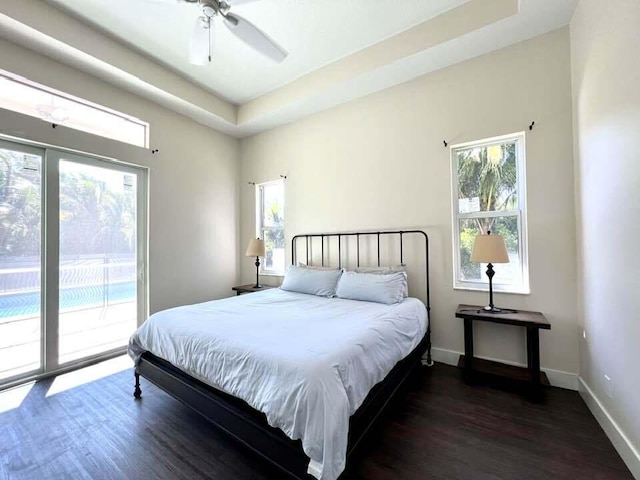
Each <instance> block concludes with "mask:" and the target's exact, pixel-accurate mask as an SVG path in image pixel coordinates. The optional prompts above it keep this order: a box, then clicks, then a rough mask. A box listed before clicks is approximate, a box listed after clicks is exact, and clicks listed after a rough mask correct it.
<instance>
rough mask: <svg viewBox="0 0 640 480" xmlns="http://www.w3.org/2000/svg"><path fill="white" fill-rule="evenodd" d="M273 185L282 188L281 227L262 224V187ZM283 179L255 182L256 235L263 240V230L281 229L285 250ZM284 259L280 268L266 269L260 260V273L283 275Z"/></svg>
mask: <svg viewBox="0 0 640 480" xmlns="http://www.w3.org/2000/svg"><path fill="white" fill-rule="evenodd" d="M275 185H279V186H281V188H282V198H283V200H284V210H285V215H284V219H283V226H282V227H266V226H264V225H263V223H264V216H263V215H264V188H265V187H268V186H275ZM284 185H285V184H284V179H283V178H281V179H278V180H271V181H268V182H262V183H256V186H255V188H256V236H257V237H258V238H261V239H262V240H264V232H265V231H278V230H282V235H283V236H284V237H285V251H286V233H285V225H286V222H287V214H286V208H287V207H286V190H285V188H284ZM285 259H286V253H285ZM286 264H287V262H286V260H285V262H284V264H283V265H282V269H267V268H266V261H262V262H260V275H267V276H269V275H272V276H278V277H281V276H283V275H284V273H285V269H286Z"/></svg>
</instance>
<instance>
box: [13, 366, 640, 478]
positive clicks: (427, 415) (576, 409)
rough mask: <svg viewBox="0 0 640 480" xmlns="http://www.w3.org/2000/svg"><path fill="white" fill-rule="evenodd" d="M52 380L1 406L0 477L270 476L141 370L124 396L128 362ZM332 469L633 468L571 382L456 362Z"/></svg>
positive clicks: (449, 474) (543, 474) (381, 473)
mask: <svg viewBox="0 0 640 480" xmlns="http://www.w3.org/2000/svg"><path fill="white" fill-rule="evenodd" d="M51 384H52V381H51V380H48V381H44V382H40V383H38V384H36V385H35V386H34V387H33V388H32V389H31V390H30V392H29V393H28V395H27V396H26V398H25V399H24V400H23V401H22V403H21V405H20V406H18V407H17V408H14V409H11V410H8V411H5V412H3V413H0V479H2V480H4V479H25V480H26V479H37V480H46V479H73V480H75V479H185V480H187V479H189V480H192V479H198V478H212V479H217V480H226V479H229V480H232V479H233V480H243V479H252V480H260V479H270V478H279V475H278V474H277V473H276V472H274V471H273V470H271V469H270V468H268V467H267V466H266V465H265V463H263V461H262V460H260V459H258V458H256V457H255V456H253V455H252V454H251V453H249V452H247V451H245V450H244V449H243V448H242V447H240V446H238V445H236V444H235V443H234V442H233V441H231V440H229V439H228V438H227V437H226V436H225V435H224V434H221V433H219V432H217V431H216V430H215V429H214V428H213V427H212V426H211V425H209V424H208V423H207V422H206V421H204V420H202V419H201V418H200V417H199V416H198V415H196V414H195V413H193V412H191V411H190V410H189V409H188V408H186V407H184V406H183V405H181V404H180V403H179V402H177V401H175V400H173V399H172V398H171V397H169V396H168V395H166V394H165V393H163V392H161V391H160V390H158V389H157V388H154V387H153V386H152V385H150V384H149V383H148V382H144V380H143V384H142V388H143V398H142V401H141V402H135V401H134V400H133V398H132V397H131V394H132V390H133V374H132V372H131V371H122V372H119V373H116V374H114V375H111V376H108V377H105V378H102V379H99V380H96V381H93V382H91V383H87V384H84V385H80V386H77V387H75V388H71V389H69V390H66V391H64V392H61V393H57V394H54V395H49V396H46V395H47V392H48V391H49V390H50V388H51V386H52V385H51ZM1 399H2V395H0V401H1ZM1 410H2V405H1V404H0V411H1ZM342 478H346V479H349V480H365V479H366V480H376V479H380V480H382V479H385V480H386V479H416V480H417V479H420V480H430V479H473V480H484V479H487V480H489V479H491V480H496V479H518V480H527V479H545V480H550V479H632V476H631V474H630V473H629V471H628V470H627V469H626V467H625V466H624V464H623V462H622V460H621V459H620V457H619V456H618V454H617V453H616V452H615V450H614V449H613V446H612V445H611V444H610V443H609V441H608V440H607V438H606V436H605V434H604V432H603V431H602V430H601V429H600V427H599V426H598V424H597V423H596V421H595V419H594V418H593V417H592V416H591V414H590V413H589V411H588V410H587V407H586V406H585V404H584V403H583V402H582V400H581V399H580V397H579V396H578V394H577V393H575V392H570V391H567V390H560V389H552V390H551V391H549V392H548V395H547V401H546V403H545V404H542V405H540V404H535V403H530V402H528V401H526V400H524V399H522V398H520V397H518V396H517V395H515V394H512V393H508V392H503V391H500V390H495V389H492V388H489V387H482V386H476V387H470V386H467V385H465V384H464V383H462V381H461V380H460V376H459V372H458V371H457V370H456V369H455V368H453V367H449V366H444V365H436V366H435V367H433V368H430V369H427V368H424V369H423V370H422V371H421V372H420V373H419V374H417V375H416V376H415V378H413V379H412V383H411V385H410V386H409V389H408V391H407V392H406V394H405V395H404V396H403V398H401V399H400V401H398V402H396V403H395V404H394V405H393V406H392V408H391V410H390V412H389V413H388V414H387V415H386V418H385V419H384V420H383V424H382V425H381V427H380V428H379V429H378V430H377V431H375V432H373V435H372V437H371V441H370V442H369V444H368V445H366V446H365V449H364V452H363V454H362V458H361V459H359V460H357V461H356V462H355V464H353V465H351V466H350V468H349V471H348V472H347V474H346V475H344V476H343V477H341V479H342Z"/></svg>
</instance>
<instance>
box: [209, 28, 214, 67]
mask: <svg viewBox="0 0 640 480" xmlns="http://www.w3.org/2000/svg"><path fill="white" fill-rule="evenodd" d="M212 28H213V23H212V22H211V19H210V18H209V63H211V29H212Z"/></svg>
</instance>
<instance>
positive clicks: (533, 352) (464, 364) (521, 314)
mask: <svg viewBox="0 0 640 480" xmlns="http://www.w3.org/2000/svg"><path fill="white" fill-rule="evenodd" d="M456 317H457V318H461V319H463V320H464V353H465V354H464V355H461V356H460V360H459V361H458V367H461V368H463V370H464V375H465V378H466V379H467V380H475V379H476V378H478V377H494V378H495V377H499V378H503V379H504V378H506V379H509V380H511V382H512V384H520V385H524V386H527V387H528V389H527V390H528V392H529V393H531V394H532V395H533V396H534V397H536V398H539V397H540V396H541V393H542V385H549V379H548V378H547V374H546V373H544V372H541V371H540V329H544V330H550V329H551V324H550V323H549V322H548V321H547V319H546V318H545V316H544V315H543V314H542V313H540V312H528V311H525V310H518V311H517V312H509V311H506V312H504V313H488V312H485V311H483V310H482V307H479V306H477V305H458V309H457V310H456ZM474 321H479V322H491V323H502V324H504V325H514V326H517V327H524V328H526V329H527V368H523V367H516V366H513V365H506V364H504V363H499V362H493V361H489V360H484V359H480V358H473V322H474Z"/></svg>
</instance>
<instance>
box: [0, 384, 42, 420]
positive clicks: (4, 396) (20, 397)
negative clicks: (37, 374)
mask: <svg viewBox="0 0 640 480" xmlns="http://www.w3.org/2000/svg"><path fill="white" fill-rule="evenodd" d="M34 384H35V383H34V382H31V383H27V384H25V385H20V386H19V387H15V388H10V389H8V390H4V391H2V392H0V413H4V412H8V411H9V410H13V409H14V408H18V407H19V406H20V405H22V402H23V401H24V399H25V398H27V395H29V392H30V391H31V389H32V388H33V385H34Z"/></svg>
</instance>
